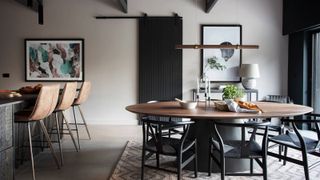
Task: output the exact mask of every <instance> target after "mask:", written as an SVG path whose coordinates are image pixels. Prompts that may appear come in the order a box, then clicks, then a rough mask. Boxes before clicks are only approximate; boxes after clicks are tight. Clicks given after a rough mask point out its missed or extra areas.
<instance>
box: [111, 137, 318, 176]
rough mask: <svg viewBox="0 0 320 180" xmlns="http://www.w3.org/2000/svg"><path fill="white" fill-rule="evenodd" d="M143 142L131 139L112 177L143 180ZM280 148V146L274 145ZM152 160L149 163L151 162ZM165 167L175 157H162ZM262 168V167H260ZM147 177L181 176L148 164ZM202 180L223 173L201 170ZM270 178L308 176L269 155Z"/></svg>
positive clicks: (188, 173) (312, 173)
mask: <svg viewBox="0 0 320 180" xmlns="http://www.w3.org/2000/svg"><path fill="white" fill-rule="evenodd" d="M141 147H142V145H141V143H138V142H129V143H128V144H127V146H126V148H125V150H124V152H123V154H122V156H121V158H120V160H119V162H118V164H117V166H116V168H115V170H114V172H113V174H112V176H111V180H131V179H132V180H136V179H140V168H141ZM273 149H274V150H275V151H277V148H273ZM288 156H290V157H295V158H299V157H300V154H299V152H298V151H295V150H292V149H289V150H288ZM308 158H309V165H310V164H313V163H315V162H316V161H317V160H318V161H319V160H320V158H318V157H316V156H312V155H309V156H308ZM148 162H149V163H148ZM160 162H161V167H165V168H168V169H174V168H172V167H173V166H174V159H172V158H170V157H169V158H168V157H166V156H165V157H164V156H162V157H161V160H160ZM147 163H148V164H150V165H154V164H155V158H154V157H151V158H150V159H149V160H148V161H147ZM256 171H258V170H256ZM182 175H183V179H184V180H191V179H195V178H193V177H194V176H193V172H192V171H188V170H183V172H182ZM144 176H145V179H148V180H149V179H154V180H171V179H177V176H176V175H175V174H173V173H169V172H166V171H161V170H155V169H150V168H148V167H145V171H144ZM197 179H199V180H203V179H212V180H219V179H220V174H219V173H212V174H211V177H208V176H207V173H206V172H200V173H198V178H197ZM226 179H236V180H242V179H243V180H244V179H248V180H249V179H250V180H251V179H262V177H259V176H258V177H238V176H237V177H236V176H233V177H232V176H227V177H226ZM268 179H279V180H298V179H299V180H300V179H305V178H304V171H303V167H302V166H299V165H296V164H293V163H290V162H287V165H286V166H283V165H282V162H279V161H278V159H275V158H272V157H269V158H268ZM310 179H311V180H319V179H320V166H316V167H315V168H313V169H311V170H310Z"/></svg>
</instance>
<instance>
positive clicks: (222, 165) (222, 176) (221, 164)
mask: <svg viewBox="0 0 320 180" xmlns="http://www.w3.org/2000/svg"><path fill="white" fill-rule="evenodd" d="M220 169H221V180H224V179H225V175H226V166H225V158H224V155H223V152H222V153H220Z"/></svg>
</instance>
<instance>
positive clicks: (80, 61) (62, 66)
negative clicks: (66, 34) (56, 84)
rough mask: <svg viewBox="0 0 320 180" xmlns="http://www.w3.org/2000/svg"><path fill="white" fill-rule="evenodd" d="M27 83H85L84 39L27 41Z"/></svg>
mask: <svg viewBox="0 0 320 180" xmlns="http://www.w3.org/2000/svg"><path fill="white" fill-rule="evenodd" d="M25 53H26V58H25V61H26V63H25V80H26V81H84V39H25Z"/></svg>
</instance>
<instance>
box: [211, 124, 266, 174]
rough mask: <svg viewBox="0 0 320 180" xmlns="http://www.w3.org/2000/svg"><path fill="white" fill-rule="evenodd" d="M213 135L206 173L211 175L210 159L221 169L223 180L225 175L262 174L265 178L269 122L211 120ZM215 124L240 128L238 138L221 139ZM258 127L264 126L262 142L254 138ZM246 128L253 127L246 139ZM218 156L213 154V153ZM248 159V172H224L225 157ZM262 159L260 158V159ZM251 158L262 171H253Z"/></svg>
mask: <svg viewBox="0 0 320 180" xmlns="http://www.w3.org/2000/svg"><path fill="white" fill-rule="evenodd" d="M212 124H213V135H214V137H211V138H210V139H209V160H208V163H209V164H208V165H209V166H208V175H209V176H211V171H212V160H213V161H214V162H215V163H216V164H217V165H218V166H219V168H220V170H221V179H222V180H224V179H225V176H263V179H264V180H266V179H267V149H268V146H267V144H268V143H267V141H268V125H269V124H270V123H269V122H255V121H249V122H245V123H223V122H212ZM217 126H228V127H233V128H241V131H240V132H241V134H239V136H240V137H241V138H240V140H223V139H222V137H221V135H220V133H219V130H218V128H217ZM258 127H263V128H264V135H263V139H262V144H259V143H258V142H257V141H256V140H255V133H256V131H257V129H258ZM246 128H251V129H253V131H252V134H251V136H250V138H249V139H246V134H247V131H246ZM216 152H217V153H218V154H219V157H216V156H215V153H216ZM227 158H230V159H250V173H242V172H239V173H229V172H226V169H225V166H226V163H225V162H226V159H227ZM260 159H262V160H260ZM253 160H255V161H256V162H257V163H258V165H259V166H260V167H261V168H262V171H263V173H254V172H253Z"/></svg>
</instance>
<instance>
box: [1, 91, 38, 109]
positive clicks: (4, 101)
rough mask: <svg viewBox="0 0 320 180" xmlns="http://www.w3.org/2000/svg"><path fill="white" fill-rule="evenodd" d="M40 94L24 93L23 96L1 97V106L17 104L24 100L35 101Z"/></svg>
mask: <svg viewBox="0 0 320 180" xmlns="http://www.w3.org/2000/svg"><path fill="white" fill-rule="evenodd" d="M37 96H38V94H23V95H22V96H21V97H11V98H10V97H5V98H4V97H2V98H0V106H5V105H9V104H16V103H20V102H22V101H35V100H36V98H37Z"/></svg>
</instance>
